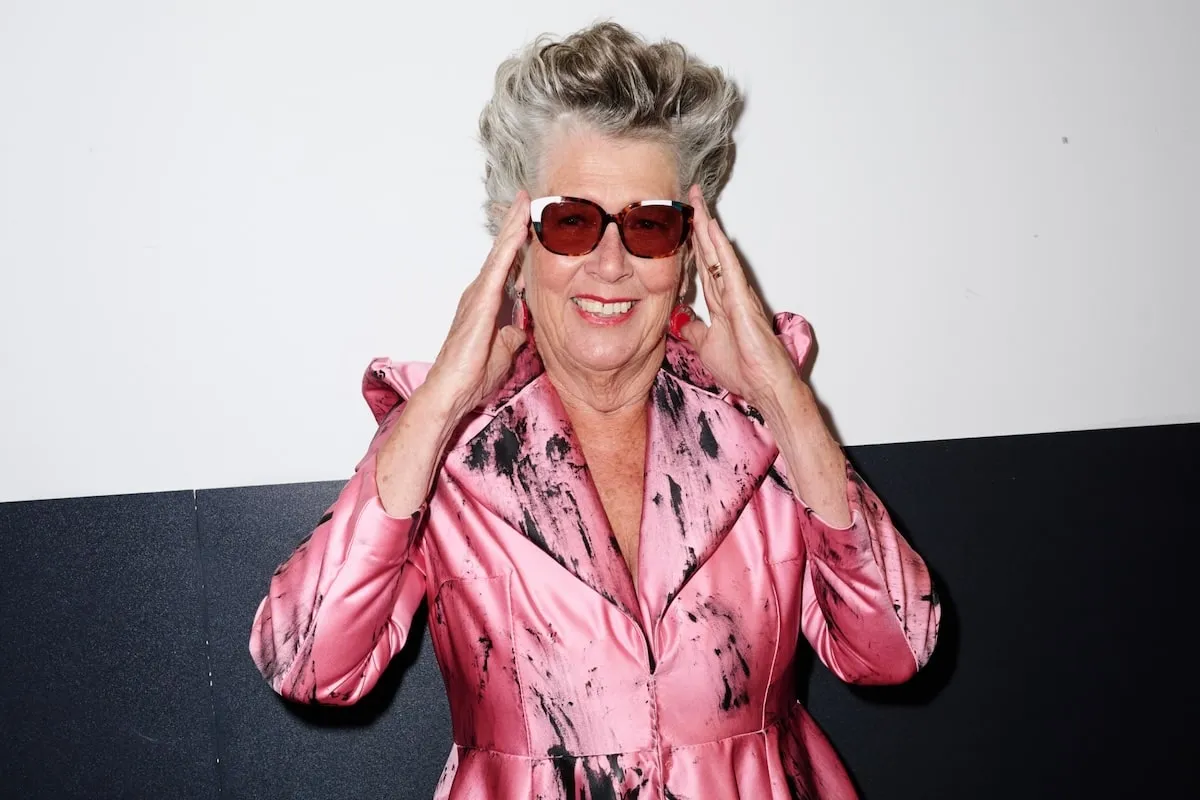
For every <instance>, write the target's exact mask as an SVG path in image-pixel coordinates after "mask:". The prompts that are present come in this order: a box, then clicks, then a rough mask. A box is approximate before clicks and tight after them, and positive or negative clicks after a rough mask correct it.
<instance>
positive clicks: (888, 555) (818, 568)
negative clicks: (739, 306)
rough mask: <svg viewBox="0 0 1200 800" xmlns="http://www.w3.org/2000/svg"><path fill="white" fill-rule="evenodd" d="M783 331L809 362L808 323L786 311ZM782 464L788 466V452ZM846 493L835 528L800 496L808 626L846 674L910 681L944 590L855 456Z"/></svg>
mask: <svg viewBox="0 0 1200 800" xmlns="http://www.w3.org/2000/svg"><path fill="white" fill-rule="evenodd" d="M775 331H776V334H777V335H778V336H779V338H780V340H781V341H782V342H783V344H784V346H785V347H786V348H787V350H788V352H789V353H790V354H791V356H792V359H793V360H794V361H795V362H796V364H797V365H800V364H803V363H804V361H805V358H806V357H807V354H808V349H809V347H810V346H811V344H812V329H811V328H810V327H809V324H808V322H806V321H805V320H804V319H803V318H802V317H799V316H797V315H795V314H786V313H784V314H779V315H777V316H776V318H775ZM779 466H781V467H784V468H786V465H785V464H783V459H782V458H781V459H780V463H779ZM846 495H847V500H848V501H849V505H850V524H849V526H847V527H846V528H834V527H832V526H831V525H829V524H828V523H827V522H826V521H825V520H823V519H822V518H821V516H820V515H819V514H817V513H816V512H815V511H814V510H813V509H812V508H810V507H809V506H808V504H806V503H805V502H804V501H803V500H802V499H801V498H800V497H799V496H795V500H796V505H797V514H798V516H799V521H800V530H801V532H802V535H803V537H804V543H805V549H806V551H807V557H806V564H805V570H804V584H803V586H802V588H801V604H802V605H801V628H802V630H803V631H804V636H805V638H807V639H808V641H809V643H811V644H812V646H813V649H814V650H816V652H817V655H818V656H819V657H820V659H821V661H822V662H823V663H824V664H825V665H826V666H827V667H829V669H830V670H832V671H833V672H834V674H836V675H837V676H838V677H839V678H841V679H842V680H844V681H846V682H848V683H857V684H895V683H903V682H904V681H906V680H908V679H909V678H911V677H912V676H913V675H914V674H915V673H916V672H917V670H919V669H920V668H921V667H923V666H925V664H926V663H927V662H928V661H929V658H930V656H931V655H932V654H933V648H934V644H935V642H936V641H937V631H938V624H939V622H940V620H941V607H940V606H939V604H938V598H937V593H936V591H935V590H934V587H933V583H932V579H931V577H930V574H929V569H928V567H926V565H925V561H924V560H923V559H922V558H921V556H920V555H918V554H917V553H916V552H915V551H914V550H913V549H912V547H911V546H909V544H908V542H906V541H905V540H904V537H903V536H901V535H900V533H899V531H897V530H896V526H895V525H894V524H892V520H891V516H890V515H889V514H888V511H887V508H886V507H884V505H883V502H882V501H880V499H879V497H878V496H876V494H875V492H873V491H872V490H871V488H870V487H869V486H867V484H866V482H865V481H863V479H862V478H861V477H860V476H859V475H858V473H857V472H855V470H854V469H853V467H851V466H850V464H849V463H847V464H846Z"/></svg>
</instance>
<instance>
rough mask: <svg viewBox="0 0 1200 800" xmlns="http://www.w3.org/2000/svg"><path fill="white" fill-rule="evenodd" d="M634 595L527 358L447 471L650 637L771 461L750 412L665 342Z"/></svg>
mask: <svg viewBox="0 0 1200 800" xmlns="http://www.w3.org/2000/svg"><path fill="white" fill-rule="evenodd" d="M649 399H650V406H649V422H648V428H647V438H646V466H645V470H646V474H645V482H644V491H643V498H642V514H641V538H640V542H639V553H638V587H637V589H635V587H634V585H633V581H632V579H631V577H630V574H629V570H628V569H627V567H626V566H625V561H624V558H623V556H622V555H621V552H620V547H619V545H618V543H617V540H616V537H615V536H613V533H612V528H611V526H610V524H609V522H608V517H607V515H606V514H605V511H604V507H603V505H602V503H601V502H600V497H599V493H598V492H597V490H596V486H595V483H594V482H593V480H592V476H591V473H590V471H589V470H588V467H587V463H586V462H585V460H584V457H583V450H582V448H581V447H580V445H579V442H578V440H577V439H576V437H575V433H574V431H573V430H572V428H571V424H570V421H569V419H568V417H567V414H566V411H565V409H564V408H563V406H562V403H561V402H560V401H559V399H558V394H557V392H555V390H554V387H553V386H552V385H551V383H550V381H549V380H548V379H547V378H546V377H545V374H544V371H543V369H542V365H541V360H540V359H539V358H538V357H537V354H536V350H535V349H534V348H533V347H530V346H528V345H527V346H524V347H522V348H521V350H519V351H518V352H517V354H516V357H515V360H514V366H513V371H512V373H511V376H510V378H509V380H508V381H507V382H506V383H505V385H504V386H502V387H501V389H500V390H499V391H498V392H497V393H496V394H494V395H493V396H492V398H491V399H490V401H489V402H488V403H487V404H486V405H485V406H484V407H482V408H481V409H480V411H481V412H482V413H481V418H480V419H478V420H477V421H476V422H475V424H473V425H471V426H470V429H469V430H468V432H467V435H466V436H465V437H464V438H463V439H460V440H459V441H460V445H459V446H457V447H456V448H455V449H454V450H453V451H452V452H451V453H450V454H449V456H448V458H447V461H446V469H447V470H448V471H450V472H451V473H453V474H454V476H455V478H457V479H459V481H460V483H461V484H462V485H463V487H464V488H466V489H467V490H468V491H469V492H471V494H473V495H475V497H476V499H477V500H478V501H479V502H481V503H482V504H483V505H485V506H487V507H488V508H490V509H491V510H492V511H494V512H495V513H496V514H498V515H499V516H500V517H501V518H503V519H504V520H505V521H506V522H508V524H509V525H511V526H512V527H513V528H515V529H517V530H519V531H521V533H522V534H523V535H524V536H525V537H526V538H528V539H529V540H530V541H531V542H533V543H534V544H536V545H537V546H538V547H539V548H541V549H542V550H543V551H544V552H545V553H546V554H547V555H549V556H550V557H551V558H553V559H554V560H555V561H557V562H558V563H559V565H561V566H562V567H563V568H564V569H566V570H567V571H568V572H570V573H571V574H572V575H574V576H575V577H576V578H578V579H579V580H580V581H582V582H583V583H585V584H586V585H588V586H589V587H591V588H592V589H593V590H594V591H596V592H598V593H599V594H600V595H601V596H603V597H604V598H606V599H607V600H608V601H609V602H611V603H613V604H615V605H616V606H617V607H618V608H620V609H621V610H622V611H623V612H624V613H626V614H627V615H629V616H630V617H632V618H633V619H635V620H639V621H640V623H641V624H642V626H643V629H644V630H650V629H651V628H652V625H653V623H654V622H656V621H657V620H658V619H659V618H660V617H661V615H662V613H663V612H664V611H665V610H666V608H667V607H668V605H669V604H670V602H671V600H673V599H674V597H675V596H676V595H677V594H678V593H679V590H680V589H681V588H682V587H683V586H684V584H685V583H686V582H687V581H688V579H689V578H691V576H692V575H693V574H695V572H696V571H697V570H698V569H700V567H702V566H703V565H704V563H705V562H706V561H707V560H708V558H709V557H710V556H711V555H712V553H713V551H715V550H716V548H717V547H718V546H719V545H720V543H721V542H722V541H723V540H724V538H725V536H726V535H727V534H728V533H729V530H730V528H731V527H732V526H733V524H734V522H736V520H737V518H738V516H739V515H740V514H741V512H742V509H743V508H745V506H746V504H747V502H749V500H750V497H751V496H752V495H753V493H754V491H755V490H756V489H757V487H758V484H759V483H760V482H761V480H762V478H763V477H764V476H765V475H766V473H767V470H768V469H769V467H770V466H771V464H772V462H773V461H774V460H775V457H776V455H777V454H778V450H777V447H776V445H775V442H774V439H773V438H772V437H771V436H770V435H769V433H768V432H767V430H766V427H765V426H764V425H763V424H762V420H761V417H758V415H757V412H755V411H754V410H753V409H752V408H749V407H747V406H745V405H744V404H741V403H740V401H738V400H737V399H736V398H733V397H732V396H729V395H728V393H727V392H725V391H724V390H723V389H721V388H720V387H719V386H717V384H716V382H715V381H714V380H713V379H712V376H711V375H709V373H708V371H707V370H705V369H704V367H703V366H702V365H701V364H700V362H699V359H698V358H697V357H696V356H695V354H694V353H693V352H692V351H691V349H690V348H688V347H687V346H686V345H685V344H683V343H681V342H676V341H674V340H670V339H669V340H668V341H667V352H666V356H665V358H664V360H663V366H662V368H661V369H660V370H659V372H658V375H657V376H656V378H655V381H654V385H653V387H652V390H651V397H650V398H649Z"/></svg>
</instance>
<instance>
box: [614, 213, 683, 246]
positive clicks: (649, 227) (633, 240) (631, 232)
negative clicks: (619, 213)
mask: <svg viewBox="0 0 1200 800" xmlns="http://www.w3.org/2000/svg"><path fill="white" fill-rule="evenodd" d="M684 235H685V232H684V221H683V212H682V211H680V210H679V209H678V208H676V207H675V206H635V207H633V208H631V209H629V210H628V211H627V212H625V220H624V224H622V225H621V237H622V238H623V239H624V240H625V247H627V248H628V249H629V252H630V253H632V254H633V255H635V256H637V257H639V258H662V257H663V256H669V255H671V254H672V253H674V252H675V251H676V250H678V249H679V246H680V245H681V244H683V238H684Z"/></svg>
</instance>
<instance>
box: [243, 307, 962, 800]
mask: <svg viewBox="0 0 1200 800" xmlns="http://www.w3.org/2000/svg"><path fill="white" fill-rule="evenodd" d="M776 330H777V332H778V334H779V336H780V338H781V340H782V341H783V342H784V344H785V345H786V346H787V348H788V350H789V352H790V353H791V354H792V356H793V358H794V359H795V360H796V362H797V363H800V362H802V361H803V358H804V354H805V352H806V350H807V348H808V346H809V343H810V341H811V338H810V331H809V328H808V325H807V323H806V322H804V320H802V319H801V318H800V317H797V316H793V315H789V314H781V315H779V316H778V317H777V318H776ZM427 371H428V367H427V366H421V365H414V364H400V363H393V362H391V361H388V360H386V359H379V360H376V361H375V362H373V363H372V364H371V366H370V369H369V370H368V372H367V374H366V377H365V378H364V382H363V394H364V395H365V397H366V399H367V402H368V403H369V404H370V407H371V409H372V411H373V412H374V414H375V417H376V419H377V420H378V421H379V422H380V427H379V432H378V433H377V434H376V436H375V439H374V441H373V442H372V445H371V447H370V449H369V450H368V452H367V455H366V456H365V457H364V458H363V460H362V462H361V463H360V464H359V465H358V468H357V470H356V472H355V475H354V477H353V478H352V479H351V480H350V482H349V483H348V484H347V485H346V487H345V489H344V490H343V491H342V493H341V495H340V496H339V498H338V499H337V501H336V502H335V503H334V505H333V507H332V508H331V509H330V510H329V512H328V513H327V514H326V515H325V516H324V517H323V518H322V519H321V521H320V522H319V523H318V525H317V527H316V530H315V531H314V532H313V533H312V535H311V536H310V537H309V538H308V540H307V541H305V542H304V543H302V544H301V545H300V546H299V547H298V548H297V549H296V551H295V553H293V554H292V556H291V557H290V558H289V559H288V560H287V561H286V562H284V563H283V565H282V566H280V567H279V569H278V570H277V571H276V573H275V575H274V577H273V578H272V579H271V584H270V589H269V591H268V593H267V596H266V598H265V599H264V600H263V601H262V604H261V605H260V606H259V609H258V613H257V616H256V618H255V621H254V628H253V631H252V634H251V639H250V650H251V654H252V655H253V658H254V660H255V663H256V664H257V665H258V667H259V669H260V670H261V671H262V673H263V675H264V676H265V677H266V678H267V680H268V681H270V683H271V686H272V687H274V689H275V690H276V691H278V692H280V693H281V694H282V695H284V696H285V697H288V698H290V699H294V700H299V701H305V702H316V703H343V704H344V703H353V702H355V701H356V700H358V699H359V698H360V697H362V696H363V695H364V694H366V693H367V692H368V691H370V690H371V687H372V686H373V685H374V684H375V682H376V680H377V679H378V677H379V675H380V673H381V672H382V671H383V669H384V667H385V666H386V665H387V663H388V661H389V660H390V659H391V658H392V656H394V655H395V654H396V653H397V652H398V651H399V650H400V649H401V647H403V646H404V642H405V639H406V637H407V636H408V631H409V628H410V624H411V622H412V617H413V614H414V613H415V611H416V609H417V608H418V606H419V605H420V604H421V601H422V600H423V599H425V600H428V607H429V610H430V617H431V620H430V632H431V636H432V639H433V647H434V652H435V654H436V656H437V660H438V664H439V665H440V667H441V670H442V674H443V677H444V679H445V682H446V691H447V694H448V696H449V700H450V711H451V719H452V726H453V732H454V743H453V747H452V749H451V752H450V757H449V759H448V761H447V763H446V767H445V770H444V772H443V774H442V777H441V780H440V782H439V784H438V788H437V791H436V795H435V797H436V798H439V799H440V798H452V799H453V800H467V798H541V799H543V800H552V799H553V798H558V799H560V800H576V799H577V798H591V799H592V800H600V799H601V798H625V799H627V800H632V799H633V798H636V800H700V799H701V798H738V797H742V798H756V800H760V799H761V800H772V799H773V798H780V799H782V798H848V797H853V796H854V789H853V786H852V784H851V782H850V779H849V777H848V776H847V774H846V772H845V770H844V769H843V767H842V765H841V763H840V762H839V760H838V758H837V756H836V755H835V753H834V751H833V749H832V748H831V747H830V745H829V743H828V742H827V740H826V739H825V737H824V736H823V735H822V733H821V732H820V730H819V729H818V728H817V726H816V724H815V723H814V722H813V721H812V719H811V718H810V717H809V716H808V714H807V713H805V711H804V709H803V708H802V707H801V706H800V705H799V704H798V703H797V701H796V689H797V686H796V682H797V676H796V675H795V672H794V669H793V661H794V659H795V654H796V648H797V645H798V643H799V641H800V637H801V634H803V637H804V639H806V640H807V641H808V643H809V644H811V645H812V647H813V648H815V650H816V652H817V654H818V656H819V657H820V659H821V661H822V662H824V663H825V665H826V666H827V667H829V668H830V669H831V670H833V671H834V672H835V673H836V674H837V675H838V676H839V677H841V678H842V679H843V680H846V681H850V682H853V683H874V684H883V683H897V682H901V681H904V680H906V679H907V678H909V677H910V676H911V675H912V674H913V673H914V672H915V671H916V670H917V669H918V668H920V667H921V666H922V665H923V664H924V663H925V662H926V660H927V659H928V658H929V656H930V653H931V651H932V649H933V645H934V640H935V638H936V632H937V626H938V619H939V608H938V604H937V599H936V596H935V594H934V592H933V589H932V587H931V585H930V579H929V574H928V572H927V570H926V568H925V564H924V562H923V561H922V560H921V558H920V556H918V555H917V554H916V553H915V552H913V550H912V549H911V548H910V547H909V546H908V544H907V543H906V542H905V541H904V539H903V538H901V536H900V535H899V534H898V533H897V532H896V529H895V528H894V527H893V525H892V523H891V521H890V519H889V517H888V513H887V510H886V509H885V508H884V507H883V504H882V503H881V502H880V501H879V499H878V498H877V497H876V496H875V494H874V493H873V492H872V491H871V490H870V489H869V488H868V487H867V486H866V485H865V484H864V483H863V481H862V480H861V479H860V478H859V477H858V475H857V474H855V472H854V471H853V470H852V469H850V468H849V467H847V475H848V476H849V481H848V493H849V501H850V507H851V512H852V521H851V524H850V525H849V527H847V528H844V529H842V528H833V527H831V526H829V525H827V524H826V523H825V522H824V521H822V519H821V518H820V517H819V516H818V515H817V514H816V513H814V512H813V511H812V509H810V508H809V507H808V506H806V505H805V504H804V502H803V500H801V498H799V497H797V496H796V494H795V492H794V491H793V490H792V488H791V481H790V479H789V476H788V471H787V465H786V463H785V462H784V460H783V458H782V456H781V455H780V453H779V449H778V446H777V445H776V442H775V440H774V439H773V438H772V436H771V434H770V431H768V430H767V427H766V426H765V425H764V423H763V420H762V417H761V416H760V415H759V414H758V412H757V411H756V410H755V409H753V408H751V407H750V406H748V405H746V404H745V403H743V402H742V401H741V400H740V399H739V398H737V397H735V396H733V395H730V394H729V393H728V392H726V391H724V390H722V389H721V388H720V387H719V386H717V385H716V384H715V382H714V381H713V379H712V377H711V376H710V375H709V374H708V372H707V371H706V370H705V369H704V368H703V366H702V365H701V364H700V361H699V359H698V357H697V356H696V355H695V353H694V352H693V351H692V350H691V349H690V348H689V347H688V346H687V345H685V344H683V343H680V342H676V341H673V340H668V343H667V353H666V358H665V359H664V362H663V366H662V369H661V370H659V373H658V375H657V377H656V379H655V382H654V386H653V389H652V391H651V396H650V411H649V428H648V438H647V445H646V448H647V450H646V476H645V495H644V498H643V504H642V517H641V540H640V542H641V543H640V550H639V560H638V569H637V584H636V585H634V582H633V579H632V578H631V576H630V573H629V570H628V569H627V568H626V566H625V563H624V560H623V557H622V555H621V553H620V551H619V548H618V545H617V542H616V539H615V537H614V536H613V535H612V531H611V529H610V527H609V524H608V520H607V517H606V515H605V512H604V509H603V507H602V505H601V503H600V499H599V496H598V494H597V491H596V487H595V485H594V484H593V482H592V480H591V477H590V474H589V472H588V468H587V465H586V463H584V459H583V454H582V451H581V449H580V447H579V444H578V442H577V440H576V439H575V437H574V435H573V433H572V430H571V426H570V424H569V423H568V420H567V415H566V413H565V412H564V410H563V407H562V405H561V404H560V402H559V399H558V397H557V395H556V393H555V391H554V389H553V388H552V386H551V384H550V382H549V381H548V380H547V378H546V376H545V374H544V372H543V370H542V365H541V362H540V359H539V358H538V356H537V353H536V350H535V349H534V348H532V347H529V346H526V347H523V348H522V349H521V350H520V351H518V354H517V356H516V362H515V364H514V368H513V371H512V377H511V378H510V379H509V380H508V382H507V383H506V385H505V386H504V387H503V388H502V389H501V390H500V391H498V392H497V393H496V394H495V395H494V396H493V397H492V398H491V399H490V400H489V401H488V402H487V403H486V405H484V406H481V407H480V408H479V409H478V410H477V411H476V413H475V414H473V415H472V416H471V417H470V418H469V419H467V420H466V422H465V423H464V426H463V428H462V429H461V435H460V436H459V437H458V439H457V440H456V441H455V442H454V443H452V445H451V447H450V448H449V449H448V451H447V454H446V458H445V463H444V466H443V468H442V470H441V472H440V473H439V476H438V479H437V481H436V484H435V486H434V489H433V491H432V494H431V495H430V497H429V500H428V502H427V503H426V504H425V505H424V506H423V507H422V508H421V509H420V510H419V511H418V512H417V513H415V514H413V516H412V517H411V518H407V519H397V518H394V517H391V516H389V515H388V514H387V513H386V512H385V511H384V510H383V507H382V505H381V504H380V501H379V496H378V494H377V490H376V486H375V466H374V461H375V459H374V452H375V450H376V448H377V447H378V446H379V444H380V443H381V442H382V441H383V440H384V439H385V438H386V436H387V434H388V431H389V430H390V429H391V427H392V426H393V424H394V423H395V421H396V419H397V417H398V415H399V414H400V412H401V409H402V408H403V401H404V398H405V397H407V396H408V395H409V394H410V393H411V392H412V390H413V388H414V387H415V386H417V385H419V384H420V383H421V381H422V380H423V379H424V377H425V375H426V373H427Z"/></svg>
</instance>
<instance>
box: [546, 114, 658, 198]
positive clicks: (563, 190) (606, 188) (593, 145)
mask: <svg viewBox="0 0 1200 800" xmlns="http://www.w3.org/2000/svg"><path fill="white" fill-rule="evenodd" d="M540 172H541V180H540V181H539V183H541V186H539V187H538V191H537V192H536V193H535V196H537V195H547V194H555V195H559V194H561V195H570V196H574V197H584V198H587V199H589V200H593V201H595V202H597V203H599V204H600V205H602V206H604V207H605V208H606V209H608V210H609V211H616V210H618V209H620V208H622V207H624V206H626V205H628V204H629V203H632V202H634V201H637V200H664V199H665V200H674V199H678V198H677V197H676V195H677V194H678V193H679V179H678V169H677V168H676V165H675V152H674V150H673V149H672V148H671V147H670V145H667V144H664V143H662V142H655V141H648V140H645V139H632V138H627V137H612V136H606V135H604V134H601V133H597V132H595V131H590V130H580V129H578V128H575V127H562V128H560V129H558V130H557V131H555V132H553V133H552V134H551V135H550V136H549V137H548V138H547V141H546V148H545V151H544V152H543V155H542V164H541V170H540Z"/></svg>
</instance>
